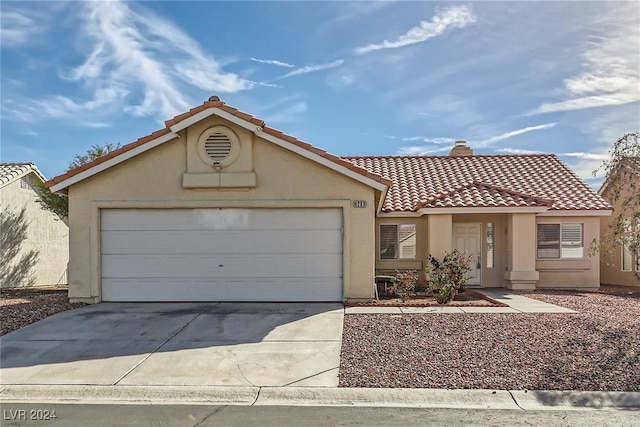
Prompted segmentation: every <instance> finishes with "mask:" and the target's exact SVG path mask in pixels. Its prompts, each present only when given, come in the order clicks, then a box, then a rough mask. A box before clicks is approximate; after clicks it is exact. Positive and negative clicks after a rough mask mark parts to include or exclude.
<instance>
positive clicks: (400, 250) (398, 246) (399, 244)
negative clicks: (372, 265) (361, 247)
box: [378, 224, 417, 260]
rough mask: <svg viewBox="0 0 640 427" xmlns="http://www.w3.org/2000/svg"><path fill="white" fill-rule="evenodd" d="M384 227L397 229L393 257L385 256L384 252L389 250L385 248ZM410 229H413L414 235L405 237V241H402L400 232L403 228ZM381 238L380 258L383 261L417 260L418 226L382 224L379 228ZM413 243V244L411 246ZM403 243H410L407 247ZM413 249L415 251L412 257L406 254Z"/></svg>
mask: <svg viewBox="0 0 640 427" xmlns="http://www.w3.org/2000/svg"><path fill="white" fill-rule="evenodd" d="M384 227H395V234H396V236H395V242H394V244H393V254H392V255H391V256H383V255H386V253H385V254H383V250H385V249H386V250H388V249H389V248H388V247H387V248H385V247H383V244H384V242H383V234H386V233H383V231H382V229H383V228H384ZM409 227H413V234H411V235H409V236H408V237H405V238H404V239H402V241H401V240H400V235H401V233H400V230H401V229H402V228H409ZM379 232H380V234H379V236H380V245H379V248H378V249H379V250H378V256H379V258H380V259H381V260H398V259H416V242H417V238H416V235H417V227H416V224H380V227H379ZM411 241H412V242H413V243H412V244H411ZM403 243H405V244H406V243H409V244H406V245H403ZM411 247H413V251H412V253H411V254H410V255H408V254H406V253H405V250H410V248H411Z"/></svg>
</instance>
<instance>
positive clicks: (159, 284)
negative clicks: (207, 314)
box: [102, 278, 342, 302]
mask: <svg viewBox="0 0 640 427" xmlns="http://www.w3.org/2000/svg"><path fill="white" fill-rule="evenodd" d="M103 286H104V290H103V296H102V297H103V299H104V300H105V301H114V302H119V301H122V302H124V301H143V302H154V301H155V302H161V301H184V302H188V301H207V300H208V301H218V300H219V299H220V295H225V299H224V301H274V302H276V301H300V302H303V301H340V300H341V299H342V279H341V278H334V279H325V280H317V279H313V280H311V281H310V280H309V279H307V278H297V279H296V278H282V279H278V278H272V279H268V280H267V279H262V280H259V279H255V280H244V281H237V280H234V281H229V280H225V279H215V278H214V279H206V280H205V279H202V280H198V279H189V280H185V279H176V278H166V279H164V280H162V281H158V280H151V279H135V280H131V279H103Z"/></svg>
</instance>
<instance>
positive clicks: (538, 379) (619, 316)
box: [340, 287, 640, 391]
mask: <svg viewBox="0 0 640 427" xmlns="http://www.w3.org/2000/svg"><path fill="white" fill-rule="evenodd" d="M522 294H523V295H525V296H527V297H530V298H535V299H538V300H541V301H544V302H549V303H552V304H557V305H560V306H562V307H567V308H571V309H573V310H576V311H578V312H579V313H577V314H548V313H540V314H538V313H535V314H475V313H473V314H471V313H468V314H403V315H386V314H352V315H346V316H345V321H344V332H343V344H342V353H341V363H340V386H341V387H395V388H450V389H464V388H467V389H510V390H542V389H546V390H599V391H640V288H621V287H603V288H602V290H600V291H599V292H579V291H535V292H526V293H525V292H523V293H522Z"/></svg>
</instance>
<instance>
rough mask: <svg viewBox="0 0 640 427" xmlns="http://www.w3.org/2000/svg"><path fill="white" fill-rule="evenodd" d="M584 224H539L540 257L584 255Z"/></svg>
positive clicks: (554, 257) (579, 256) (565, 257)
mask: <svg viewBox="0 0 640 427" xmlns="http://www.w3.org/2000/svg"><path fill="white" fill-rule="evenodd" d="M582 229H583V225H582V224H538V230H537V231H538V233H537V234H538V255H537V256H538V259H571V258H582V257H583V256H584V245H583V244H582V241H583V232H582V231H583V230H582Z"/></svg>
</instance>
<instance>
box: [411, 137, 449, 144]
mask: <svg viewBox="0 0 640 427" xmlns="http://www.w3.org/2000/svg"><path fill="white" fill-rule="evenodd" d="M402 140H403V141H422V142H426V143H429V144H436V145H441V144H449V145H451V144H453V143H454V142H455V139H454V138H448V137H438V138H427V137H424V136H410V137H407V138H402Z"/></svg>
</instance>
